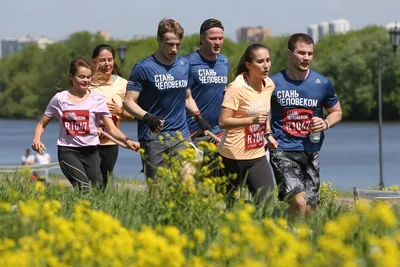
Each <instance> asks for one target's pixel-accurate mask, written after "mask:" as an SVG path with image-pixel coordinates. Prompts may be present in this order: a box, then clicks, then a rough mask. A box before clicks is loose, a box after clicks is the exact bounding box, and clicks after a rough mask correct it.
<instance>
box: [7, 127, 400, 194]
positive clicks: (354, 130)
mask: <svg viewBox="0 0 400 267" xmlns="http://www.w3.org/2000/svg"><path fill="white" fill-rule="evenodd" d="M36 123H37V121H33V120H0V136H1V139H0V147H1V150H0V165H12V164H20V161H21V156H22V155H23V154H24V153H25V149H27V148H29V147H30V145H31V142H32V139H33V131H34V128H35V125H36ZM121 129H122V131H123V132H124V133H125V134H126V135H128V136H129V137H131V138H132V139H134V140H136V123H134V122H123V123H122V125H121ZM58 132H59V126H58V123H57V122H55V121H54V122H51V123H50V124H49V125H48V127H47V128H46V131H45V133H44V135H43V138H42V141H43V142H44V143H45V144H46V147H47V151H48V152H49V154H50V155H51V156H52V158H53V159H54V160H56V158H57V147H56V140H57V136H58ZM399 134H400V123H398V122H397V123H384V126H383V162H384V164H383V168H384V179H385V185H393V184H400V138H398V137H399ZM378 151H379V150H378V128H377V124H376V123H358V122H357V123H354V122H351V123H350V122H343V123H341V124H339V125H338V126H336V127H334V128H332V129H329V130H328V131H327V132H326V138H325V142H324V145H323V147H322V150H321V154H320V161H321V163H320V164H321V180H322V181H325V182H327V181H331V182H332V183H333V185H334V187H335V188H337V189H340V190H351V189H352V188H353V186H356V187H364V188H366V187H372V186H376V185H378V183H379V153H378ZM140 171H141V161H140V156H139V153H135V152H132V151H129V150H126V149H120V154H119V157H118V161H117V164H116V167H115V171H114V175H115V176H117V177H120V178H126V179H133V178H138V179H143V174H141V173H140Z"/></svg>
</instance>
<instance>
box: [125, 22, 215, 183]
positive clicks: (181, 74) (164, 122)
mask: <svg viewBox="0 0 400 267" xmlns="http://www.w3.org/2000/svg"><path fill="white" fill-rule="evenodd" d="M182 38H183V28H182V27H181V25H180V24H179V23H178V22H177V21H175V20H172V19H163V20H162V21H161V22H160V23H159V25H158V31H157V40H158V49H157V51H156V52H155V53H154V54H153V55H151V56H149V57H147V58H145V59H144V60H142V61H141V62H139V63H138V64H136V65H135V67H134V68H133V70H132V73H131V75H130V77H129V81H128V86H127V89H128V91H127V95H126V97H125V102H124V103H125V108H126V110H127V111H129V113H130V114H132V115H133V116H134V117H135V118H138V119H140V120H139V122H138V138H139V141H140V145H141V147H142V148H143V149H144V154H143V155H142V164H143V167H144V173H145V176H146V177H148V178H151V179H154V178H155V174H156V171H157V167H158V166H163V165H164V158H163V156H162V154H164V153H165V154H167V155H168V157H173V156H176V155H177V154H178V151H180V150H182V149H187V146H186V145H185V142H184V141H189V142H190V141H191V140H190V136H189V128H188V126H187V122H186V108H187V110H188V111H189V112H190V113H192V114H194V113H195V111H197V110H198V108H197V105H196V102H195V101H194V100H193V98H192V96H191V94H190V90H188V89H187V88H189V87H190V85H189V71H190V66H189V61H188V60H187V59H186V58H183V57H180V56H177V53H178V50H179V47H180V45H181V41H182ZM198 123H199V124H201V125H205V124H207V122H206V121H205V119H204V118H199V119H198ZM177 131H179V132H180V133H181V134H182V136H183V138H184V141H179V140H176V139H175V137H176V132H177ZM159 137H162V138H163V140H162V141H161V140H160V139H159Z"/></svg>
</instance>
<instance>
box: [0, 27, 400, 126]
mask: <svg viewBox="0 0 400 267" xmlns="http://www.w3.org/2000/svg"><path fill="white" fill-rule="evenodd" d="M288 37H289V36H278V37H269V38H268V39H267V40H266V41H265V42H264V43H265V44H266V45H267V46H269V47H270V48H271V59H272V69H271V73H275V72H277V71H280V70H282V69H284V68H285V67H286V65H287V56H286V48H287V40H288ZM100 43H109V44H111V45H113V46H114V47H115V48H116V47H117V46H118V45H119V41H116V40H111V41H107V42H106V41H105V40H104V39H103V37H102V36H100V35H97V34H92V33H89V32H78V33H74V34H72V35H71V36H70V37H69V38H68V39H67V40H65V41H63V42H59V43H55V44H52V45H49V46H47V48H46V49H45V50H41V49H40V48H39V47H38V46H36V45H31V46H28V47H26V48H25V49H24V50H23V51H21V52H19V53H16V54H12V55H8V56H6V57H5V58H3V59H1V60H0V117H1V118H10V119H11V118H13V119H22V118H38V117H39V116H40V115H41V114H43V111H44V109H45V108H46V105H47V103H48V101H49V100H50V98H51V97H52V96H53V95H54V94H55V93H56V92H57V91H60V90H63V89H66V88H68V77H67V75H68V65H69V62H70V61H71V60H72V58H74V57H76V56H85V57H86V58H88V59H90V57H91V52H92V49H93V48H94V47H95V46H96V45H97V44H100ZM125 44H126V45H127V47H128V50H127V56H126V59H125V63H124V65H123V66H122V70H123V73H124V75H125V78H127V76H128V75H129V73H130V71H131V69H132V67H133V66H134V64H136V63H137V62H139V61H140V60H142V59H143V58H145V57H147V56H149V55H150V54H152V53H154V51H155V50H156V49H157V40H156V38H155V37H148V38H145V39H141V40H132V41H127V42H125ZM198 44H199V35H196V34H195V35H190V36H187V37H185V38H184V40H183V42H182V46H181V50H180V54H181V55H187V54H189V53H190V52H192V51H194V50H196V49H197V47H198ZM248 45H249V44H248V43H234V42H232V41H231V40H229V39H226V40H225V43H224V46H223V49H222V53H223V54H224V55H226V56H227V57H228V58H229V60H230V69H229V81H230V80H231V78H232V71H233V69H234V68H235V67H236V65H237V64H238V62H239V59H240V57H241V55H242V53H243V52H244V50H245V49H246V47H247V46H248ZM314 52H315V54H314V61H313V64H312V68H313V69H315V70H316V71H319V72H321V73H323V74H324V75H326V76H328V77H329V78H330V79H331V80H332V82H333V84H334V86H335V89H336V93H337V95H338V96H339V98H340V101H341V103H342V108H343V115H344V119H346V120H358V121H363V120H376V119H377V88H378V72H377V70H378V67H377V52H381V53H382V54H383V56H384V61H385V64H384V69H383V75H382V89H383V107H384V108H383V111H384V112H383V116H384V119H386V120H399V119H400V60H399V58H395V59H393V52H392V46H391V43H390V40H389V34H388V33H387V30H386V29H384V28H382V27H378V26H368V27H365V28H363V29H361V30H356V31H350V32H348V33H347V34H345V35H330V36H327V37H325V38H324V39H322V40H321V41H319V42H318V43H317V44H316V46H315V51H314ZM116 62H117V63H118V64H121V62H120V61H119V59H117V60H116Z"/></svg>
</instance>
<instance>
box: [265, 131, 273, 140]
mask: <svg viewBox="0 0 400 267" xmlns="http://www.w3.org/2000/svg"><path fill="white" fill-rule="evenodd" d="M270 136H272V132H271V131H270V130H268V131H267V132H266V133H265V134H264V137H266V138H268V137H270Z"/></svg>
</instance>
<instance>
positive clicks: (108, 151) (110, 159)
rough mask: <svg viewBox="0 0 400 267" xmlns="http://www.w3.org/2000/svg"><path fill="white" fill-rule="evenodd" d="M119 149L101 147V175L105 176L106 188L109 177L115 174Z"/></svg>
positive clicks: (112, 146)
mask: <svg viewBox="0 0 400 267" xmlns="http://www.w3.org/2000/svg"><path fill="white" fill-rule="evenodd" d="M118 150H119V147H118V146H117V145H99V153H100V158H101V164H100V168H101V174H102V176H103V184H104V187H106V186H107V184H108V176H109V175H111V176H112V173H113V170H114V166H115V163H116V162H117V158H118Z"/></svg>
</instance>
